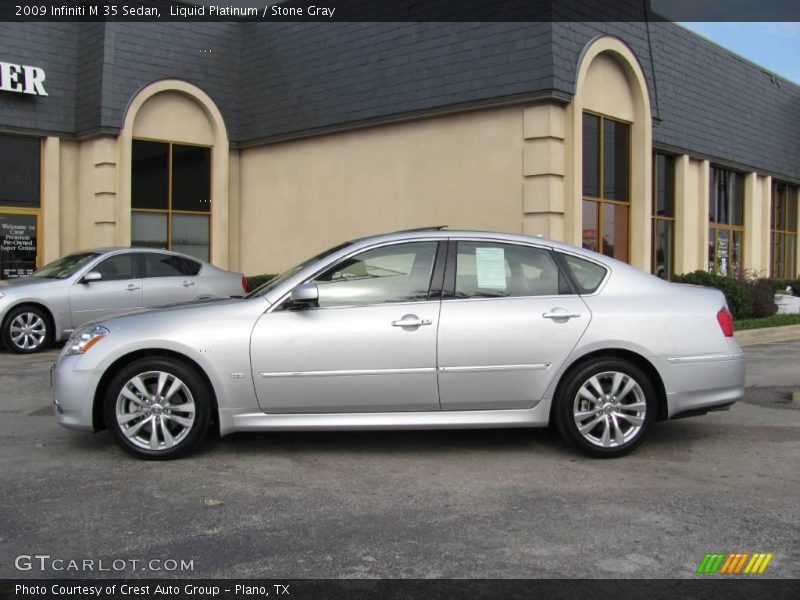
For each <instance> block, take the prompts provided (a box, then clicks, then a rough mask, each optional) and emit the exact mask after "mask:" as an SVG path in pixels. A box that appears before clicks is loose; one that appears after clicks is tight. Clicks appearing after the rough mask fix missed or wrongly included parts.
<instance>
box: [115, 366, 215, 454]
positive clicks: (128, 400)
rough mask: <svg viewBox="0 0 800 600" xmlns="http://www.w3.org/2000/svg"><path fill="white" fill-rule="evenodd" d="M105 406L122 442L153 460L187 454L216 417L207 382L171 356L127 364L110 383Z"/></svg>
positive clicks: (132, 452) (134, 451)
mask: <svg viewBox="0 0 800 600" xmlns="http://www.w3.org/2000/svg"><path fill="white" fill-rule="evenodd" d="M103 409H104V411H105V422H106V427H107V428H108V430H109V431H110V432H111V435H112V436H113V437H114V439H115V440H116V441H117V443H118V444H119V445H120V446H122V448H123V449H124V450H126V451H127V452H129V453H130V454H132V455H134V456H136V457H137V458H144V459H150V460H160V459H171V458H178V457H180V456H183V455H185V454H186V453H188V452H189V451H191V450H192V449H193V448H194V447H195V446H197V444H199V443H200V441H201V440H202V439H203V437H204V436H205V434H206V432H207V431H208V426H209V423H210V421H211V401H210V399H209V395H208V391H207V389H206V385H205V382H203V380H202V379H201V378H200V376H198V374H197V373H196V372H195V371H194V370H193V369H192V368H190V367H188V366H187V365H186V364H184V363H182V362H180V361H178V360H175V359H172V358H144V359H141V360H137V361H135V362H133V363H131V364H130V365H128V366H126V367H125V368H123V369H122V370H121V371H120V372H119V373H117V374H116V375H115V376H114V379H113V380H112V381H111V384H110V385H109V387H108V391H107V392H106V397H105V399H104V406H103Z"/></svg>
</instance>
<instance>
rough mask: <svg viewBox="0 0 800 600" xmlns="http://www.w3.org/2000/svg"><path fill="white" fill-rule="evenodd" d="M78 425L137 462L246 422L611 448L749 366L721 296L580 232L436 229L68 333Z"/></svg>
mask: <svg viewBox="0 0 800 600" xmlns="http://www.w3.org/2000/svg"><path fill="white" fill-rule="evenodd" d="M53 390H54V405H55V406H54V409H55V414H56V418H57V419H58V421H59V422H60V423H61V424H62V425H64V426H66V427H69V428H72V429H78V430H84V431H97V430H100V429H103V428H106V429H108V430H109V431H110V432H111V434H112V435H113V437H114V438H115V439H116V441H117V442H118V443H119V444H120V445H121V446H122V448H124V449H125V450H127V451H128V452H130V453H131V454H133V455H135V456H138V457H141V458H153V459H160V458H173V457H177V456H180V455H183V454H185V453H187V452H188V451H190V450H191V449H192V448H194V447H195V446H196V445H197V444H198V442H199V441H200V440H201V439H202V438H203V437H204V435H205V434H206V432H207V431H208V429H209V427H210V426H211V425H212V423H213V424H214V425H215V427H217V428H218V430H219V432H220V434H221V435H226V434H229V433H232V432H235V431H278V430H337V429H342V430H344V429H351V430H352V429H424V428H431V429H432V428H486V427H543V426H547V425H548V424H549V423H550V422H553V423H554V424H555V425H556V427H557V428H558V431H559V432H560V433H561V435H562V436H563V437H564V439H566V440H567V441H568V442H569V443H570V444H572V445H573V446H575V447H577V448H578V449H580V450H582V451H584V452H586V453H588V454H590V455H593V456H598V457H614V456H620V455H622V454H625V453H626V452H629V451H630V450H632V449H634V448H635V447H636V446H638V445H639V443H640V442H641V441H642V440H643V438H644V437H645V435H646V433H647V431H648V430H649V429H650V427H651V426H652V424H653V423H654V422H655V421H658V420H665V419H671V418H675V417H679V416H687V415H692V414H701V413H704V412H707V411H709V410H717V409H723V408H727V407H728V406H730V405H731V404H732V403H733V402H735V401H736V400H738V399H740V398H741V397H742V396H743V394H744V363H743V356H742V352H741V349H740V348H739V345H738V344H737V343H736V341H735V340H734V339H733V323H732V319H731V315H730V313H729V312H728V308H727V306H726V304H725V298H724V296H723V295H722V294H721V293H720V292H719V291H717V290H712V289H708V288H700V287H693V286H686V285H676V284H671V283H668V282H665V281H662V280H660V279H658V278H656V277H653V276H652V275H649V274H646V273H643V272H641V271H638V270H637V269H635V268H633V267H630V266H628V265H626V264H624V263H621V262H618V261H616V260H613V259H610V258H607V257H605V256H601V255H599V254H595V253H593V252H589V251H586V250H582V249H579V248H576V247H574V246H570V245H567V244H562V243H558V242H553V241H549V240H546V239H543V238H532V237H527V236H521V235H510V234H500V233H488V232H474V231H447V230H442V229H440V228H430V229H423V230H412V231H405V232H397V233H393V234H387V235H382V236H375V237H370V238H365V239H360V240H355V241H352V242H348V243H345V244H341V245H339V246H336V247H335V248H331V249H330V250H328V251H326V252H323V253H322V254H320V255H318V256H315V257H314V258H311V259H310V260H308V261H306V262H304V263H302V264H300V265H298V266H296V267H294V268H293V269H291V270H289V271H287V272H285V273H283V274H282V275H280V276H278V277H277V278H275V279H273V280H272V281H270V282H269V283H267V284H265V285H264V286H262V287H261V288H258V289H256V290H254V291H252V292H251V293H250V294H249V295H247V296H246V297H244V298H240V299H230V300H220V301H215V302H208V303H204V304H203V303H201V304H191V305H185V306H176V307H168V308H162V309H156V310H152V311H144V312H139V313H136V314H131V315H126V316H121V317H116V318H112V319H109V320H106V321H100V322H95V323H93V324H92V325H89V326H87V327H84V328H82V329H79V330H77V331H76V332H75V333H73V335H72V337H71V338H70V339H69V341H68V342H67V344H66V346H65V347H64V349H63V351H62V353H61V355H60V357H59V359H58V362H57V363H56V365H55V366H54V372H53Z"/></svg>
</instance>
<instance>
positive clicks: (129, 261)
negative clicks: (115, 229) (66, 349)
mask: <svg viewBox="0 0 800 600" xmlns="http://www.w3.org/2000/svg"><path fill="white" fill-rule="evenodd" d="M138 255H139V253H138V252H123V253H121V254H114V255H112V256H109V257H108V258H105V259H103V260H102V261H100V262H99V263H98V264H97V265H95V266H94V267H93V268H92V269H91V270H92V271H97V272H98V273H100V275H102V279H100V280H99V281H91V282H84V280H83V279H80V280H78V282H76V283H75V284H74V285H73V286H72V288H71V289H70V294H69V305H70V313H71V316H72V327H73V328H74V327H80V326H81V325H83V324H84V323H87V322H88V321H94V320H96V319H104V318H106V317H108V316H111V315H114V314H118V313H122V312H126V311H129V310H134V309H137V308H141V307H142V306H143V305H142V279H141V278H140V277H139V269H138V262H139V261H138Z"/></svg>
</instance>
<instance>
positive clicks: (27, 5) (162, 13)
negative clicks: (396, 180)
mask: <svg viewBox="0 0 800 600" xmlns="http://www.w3.org/2000/svg"><path fill="white" fill-rule="evenodd" d="M653 19H666V20H670V21H800V2H796V1H794V0H789V1H787V0H739V1H737V2H725V1H720V0H319V2H314V1H313V0H311V1H298V0H193V1H189V0H4V1H3V2H2V3H0V21H19V22H23V21H73V22H74V21H78V22H80V21H125V22H136V21H138V22H187V21H236V20H246V21H261V22H270V21H289V22H304V21H317V22H337V21H338V22H347V21H350V22H357V21H362V22H368V21H376V22H377V21H380V22H387V21H398V22H399V21H405V22H411V21H454V22H459V21H460V22H480V21H487V22H489V21H512V22H513V21H604V22H605V21H647V20H653Z"/></svg>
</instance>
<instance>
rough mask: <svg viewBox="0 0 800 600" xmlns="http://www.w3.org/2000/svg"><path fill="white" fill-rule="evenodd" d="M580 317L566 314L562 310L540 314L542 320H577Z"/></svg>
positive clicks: (574, 314)
mask: <svg viewBox="0 0 800 600" xmlns="http://www.w3.org/2000/svg"><path fill="white" fill-rule="evenodd" d="M580 316H581V313H576V312H567V311H566V310H564V309H563V308H562V309H560V310H559V309H556V308H554V309H553V310H552V311H550V312H546V313H543V314H542V318H544V319H577V318H578V317H580Z"/></svg>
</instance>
